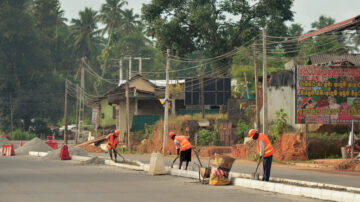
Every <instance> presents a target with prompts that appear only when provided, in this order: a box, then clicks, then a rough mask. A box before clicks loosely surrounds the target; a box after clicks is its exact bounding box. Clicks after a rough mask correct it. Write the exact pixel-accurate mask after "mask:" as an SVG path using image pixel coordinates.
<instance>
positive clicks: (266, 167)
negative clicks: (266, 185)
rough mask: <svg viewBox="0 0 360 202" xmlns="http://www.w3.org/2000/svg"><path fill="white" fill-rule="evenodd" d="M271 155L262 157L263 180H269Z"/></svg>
mask: <svg viewBox="0 0 360 202" xmlns="http://www.w3.org/2000/svg"><path fill="white" fill-rule="evenodd" d="M272 157H273V156H272V155H271V156H268V157H264V159H263V170H264V175H263V179H262V180H263V181H269V178H270V171H271V162H272Z"/></svg>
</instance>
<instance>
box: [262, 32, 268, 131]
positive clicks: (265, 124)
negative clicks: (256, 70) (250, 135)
mask: <svg viewBox="0 0 360 202" xmlns="http://www.w3.org/2000/svg"><path fill="white" fill-rule="evenodd" d="M262 35H263V37H262V38H263V133H265V134H266V135H268V111H267V108H268V106H267V57H266V54H267V53H266V30H265V29H263V30H262Z"/></svg>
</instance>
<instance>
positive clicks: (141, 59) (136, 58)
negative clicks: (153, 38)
mask: <svg viewBox="0 0 360 202" xmlns="http://www.w3.org/2000/svg"><path fill="white" fill-rule="evenodd" d="M134 59H135V60H139V74H140V75H141V74H142V61H143V60H150V58H143V57H142V55H141V54H140V56H139V57H135V58H134Z"/></svg>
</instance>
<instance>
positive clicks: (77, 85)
mask: <svg viewBox="0 0 360 202" xmlns="http://www.w3.org/2000/svg"><path fill="white" fill-rule="evenodd" d="M79 93H80V92H79V84H76V110H75V113H76V115H75V116H76V129H77V132H76V137H75V144H77V143H78V137H79V131H80V130H79Z"/></svg>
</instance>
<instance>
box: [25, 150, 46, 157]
mask: <svg viewBox="0 0 360 202" xmlns="http://www.w3.org/2000/svg"><path fill="white" fill-rule="evenodd" d="M47 154H48V152H37V151H29V156H35V157H44V156H46V155H47Z"/></svg>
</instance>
